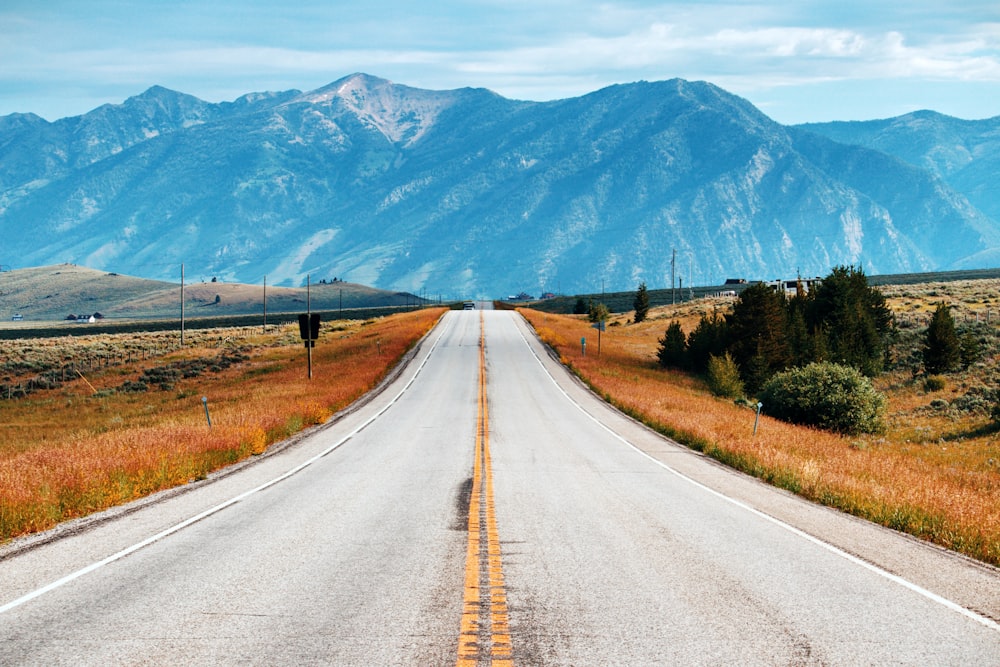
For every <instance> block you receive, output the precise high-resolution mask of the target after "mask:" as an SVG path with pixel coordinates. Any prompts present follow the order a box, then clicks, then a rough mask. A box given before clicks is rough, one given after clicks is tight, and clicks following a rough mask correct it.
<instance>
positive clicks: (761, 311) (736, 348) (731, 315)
mask: <svg viewBox="0 0 1000 667" xmlns="http://www.w3.org/2000/svg"><path fill="white" fill-rule="evenodd" d="M895 331H896V330H895V323H894V321H893V317H892V312H891V311H890V310H889V307H888V306H887V305H886V301H885V297H884V296H883V295H882V293H881V292H879V291H878V290H877V289H876V288H874V287H871V286H870V285H869V284H868V279H867V277H866V276H865V274H864V272H863V271H862V270H861V269H858V268H854V267H851V266H839V267H836V268H834V269H833V271H832V272H831V273H830V275H828V276H827V277H825V278H824V279H823V280H822V281H819V282H817V283H815V284H814V285H813V286H812V289H809V290H808V291H807V290H806V289H805V288H804V287H803V286H802V285H801V284H799V286H798V288H797V289H796V291H795V294H793V295H791V296H787V295H786V294H785V293H784V292H783V291H779V290H775V289H773V288H772V287H771V286H769V285H767V284H764V283H755V284H752V285H750V286H749V287H747V288H746V289H744V290H743V291H742V292H740V294H739V296H738V297H737V299H736V302H735V304H734V305H733V308H732V311H731V312H728V313H725V314H720V313H718V311H715V312H713V313H711V314H706V315H702V317H701V320H700V321H699V322H698V325H697V326H696V327H695V328H694V329H693V330H692V331H691V333H690V334H688V335H685V334H684V331H683V330H682V329H681V325H680V322H678V321H676V320H675V321H673V322H671V323H670V325H669V326H668V327H667V330H666V333H665V334H664V336H663V338H661V339H660V347H659V349H658V351H657V357H658V359H659V362H660V364H661V365H662V366H664V367H673V368H681V369H684V370H689V371H691V372H694V373H706V372H707V371H708V369H709V360H710V359H711V358H712V357H723V356H724V355H729V357H730V358H731V359H732V361H733V362H734V363H735V365H736V367H737V368H738V369H739V375H740V379H741V380H742V382H743V384H744V388H745V390H746V392H747V393H748V394H750V395H755V394H756V393H757V392H758V391H759V390H760V389H761V388H762V387H763V386H764V384H765V383H766V382H767V381H768V380H769V379H770V378H771V377H772V376H774V375H775V374H776V373H778V372H780V371H783V370H785V369H788V368H793V367H800V366H806V365H808V364H809V363H812V362H820V361H826V362H832V363H836V364H840V365H844V366H850V367H853V368H856V369H857V370H858V371H860V372H861V373H862V374H863V375H865V376H867V377H874V376H876V375H878V374H879V373H881V372H882V370H883V369H884V368H885V367H886V364H887V363H888V359H889V351H890V346H891V343H892V340H893V337H894V335H895Z"/></svg>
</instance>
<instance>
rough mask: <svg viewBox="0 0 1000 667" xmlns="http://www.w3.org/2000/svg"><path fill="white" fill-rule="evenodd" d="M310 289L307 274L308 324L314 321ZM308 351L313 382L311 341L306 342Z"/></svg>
mask: <svg viewBox="0 0 1000 667" xmlns="http://www.w3.org/2000/svg"><path fill="white" fill-rule="evenodd" d="M310 288H311V287H310V280H309V274H308V273H307V274H306V315H307V316H308V319H307V321H308V322H311V321H312V299H311V298H310ZM306 351H307V353H308V356H309V361H308V364H309V379H310V380H312V379H313V348H312V341H311V340H309V341H306Z"/></svg>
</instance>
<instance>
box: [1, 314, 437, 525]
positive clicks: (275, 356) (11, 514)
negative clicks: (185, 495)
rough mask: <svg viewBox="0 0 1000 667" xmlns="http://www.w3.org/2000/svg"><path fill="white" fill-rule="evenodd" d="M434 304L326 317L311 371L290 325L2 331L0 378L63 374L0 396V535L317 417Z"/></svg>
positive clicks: (246, 452)
mask: <svg viewBox="0 0 1000 667" xmlns="http://www.w3.org/2000/svg"><path fill="white" fill-rule="evenodd" d="M442 312H443V310H442V309H428V310H421V311H415V312H410V313H405V314H400V315H393V316H390V317H385V318H379V319H375V320H370V321H339V322H329V323H324V324H323V327H322V331H321V336H320V340H319V341H318V342H317V344H316V347H315V348H314V352H313V368H314V373H313V375H314V377H313V379H312V380H309V379H308V378H307V372H306V352H305V349H304V347H303V345H302V343H301V341H300V340H299V333H298V327H297V326H295V327H289V326H285V327H280V328H275V329H274V330H269V331H268V332H267V333H266V334H265V333H264V332H263V331H262V330H261V328H260V327H257V328H254V329H219V330H206V331H198V332H190V333H189V334H188V337H187V339H186V344H185V345H184V347H183V348H180V347H179V346H178V345H177V338H178V334H177V332H173V333H152V334H144V335H140V336H137V335H135V334H127V335H124V334H123V335H108V334H105V335H101V336H90V337H87V336H83V337H76V336H74V337H63V338H46V339H31V340H18V341H2V342H0V381H2V382H3V383H4V384H5V385H6V386H8V387H9V386H11V385H14V384H15V383H16V382H18V381H19V380H23V379H24V378H25V377H26V376H28V375H34V374H37V373H39V372H41V370H42V369H46V368H48V369H50V370H51V369H53V368H58V369H60V373H61V375H60V376H59V378H60V379H59V381H58V382H57V383H55V385H54V386H53V387H51V388H45V389H39V390H36V391H33V392H31V393H29V394H28V395H26V396H24V397H22V398H13V399H9V400H8V399H4V400H0V542H2V541H5V540H9V539H10V538H12V537H15V536H18V535H23V534H26V533H30V532H34V531H40V530H44V529H46V528H49V527H51V526H53V525H55V524H56V523H59V522H61V521H65V520H67V519H71V518H75V517H79V516H83V515H86V514H88V513H91V512H95V511H98V510H102V509H105V508H107V507H111V506H113V505H116V504H120V503H124V502H128V501H130V500H133V499H135V498H138V497H141V496H144V495H146V494H149V493H153V492H156V491H159V490H161V489H165V488H169V487H172V486H176V485H181V484H186V483H188V482H189V481H191V480H197V479H201V478H204V477H205V476H206V475H208V474H209V473H210V472H212V471H213V470H216V469H218V468H220V467H222V466H225V465H228V464H230V463H233V462H235V461H239V460H241V459H244V458H246V457H249V456H252V455H255V454H259V453H261V452H263V451H264V450H265V449H266V448H267V447H268V446H269V445H270V444H272V443H274V442H277V441H279V440H282V439H285V438H287V437H288V436H290V435H292V434H294V433H296V432H298V431H300V430H301V429H302V428H304V427H307V426H310V425H313V424H319V423H322V422H323V421H325V420H327V419H328V418H329V417H330V416H331V415H332V414H333V413H334V412H336V411H338V410H340V409H342V408H343V407H345V406H347V405H349V404H350V403H351V402H353V401H355V400H356V399H357V398H358V397H360V396H361V395H362V394H364V393H365V392H366V391H368V390H369V389H371V388H372V387H374V386H375V385H376V384H377V383H378V382H379V381H380V380H381V379H382V378H383V377H384V376H385V375H386V373H387V372H388V371H389V369H391V368H392V367H393V366H394V365H395V364H396V363H397V362H398V361H399V360H400V359H401V358H402V356H403V355H404V354H405V353H406V351H407V350H409V349H410V348H411V347H412V346H413V345H414V344H415V343H416V342H417V341H418V340H419V339H420V338H421V337H422V336H423V335H424V334H425V333H426V332H427V331H428V330H429V329H430V328H431V327H432V326H433V324H434V323H435V322H436V321H437V319H438V318H439V317H440V315H441V313H442ZM70 360H72V363H73V367H74V369H76V370H74V371H73V372H72V373H70V374H69V376H68V377H67V375H66V371H65V367H66V364H67V363H70ZM81 369H82V370H81ZM203 396H204V397H207V398H208V407H209V413H210V416H211V420H212V423H211V427H210V426H209V425H208V422H207V419H206V416H205V410H204V406H203V403H202V397H203Z"/></svg>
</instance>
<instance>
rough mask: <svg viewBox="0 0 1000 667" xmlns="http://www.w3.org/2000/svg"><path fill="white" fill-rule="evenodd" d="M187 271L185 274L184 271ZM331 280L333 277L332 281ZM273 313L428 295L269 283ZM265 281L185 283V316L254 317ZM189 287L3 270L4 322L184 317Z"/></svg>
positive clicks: (405, 301)
mask: <svg viewBox="0 0 1000 667" xmlns="http://www.w3.org/2000/svg"><path fill="white" fill-rule="evenodd" d="M178 277H179V276H178ZM324 280H325V279H324ZM266 296H267V311H268V312H269V313H275V314H277V313H299V312H304V311H305V310H306V300H307V298H308V299H309V301H310V306H311V308H312V310H314V311H321V310H325V311H336V310H339V309H341V308H343V309H353V308H381V307H388V306H407V305H416V304H418V303H421V302H422V301H423V300H422V299H419V298H418V297H416V296H414V295H412V294H407V293H395V292H387V291H385V290H378V289H374V288H371V287H367V286H364V285H356V284H353V283H347V282H342V281H337V282H331V281H324V282H323V283H320V284H315V285H311V287H310V288H309V289H308V295H307V289H306V287H273V286H268V287H267V288H266ZM264 297H265V287H264V285H246V284H239V283H225V282H218V281H216V282H211V281H199V282H192V283H188V284H185V286H184V307H185V317H187V318H200V317H222V316H232V315H249V314H257V313H263V311H264ZM180 300H181V285H180V283H179V282H177V283H172V282H166V281H158V280H148V279H144V278H136V277H133V276H126V275H121V274H118V273H108V272H105V271H98V270H96V269H90V268H86V267H82V266H76V265H73V264H61V265H57V266H46V267H37V268H31V269H16V270H13V271H4V272H2V273H0V326H10V325H11V324H12V322H11V321H12V318H13V317H14V316H15V315H20V316H21V318H23V322H25V323H30V322H37V321H58V320H66V318H67V317H69V316H74V317H78V316H83V318H84V319H86V318H87V317H90V316H91V315H94V314H96V313H99V314H100V315H101V316H102V317H103V318H104V319H105V320H109V321H110V320H133V319H179V318H180V305H181V301H180Z"/></svg>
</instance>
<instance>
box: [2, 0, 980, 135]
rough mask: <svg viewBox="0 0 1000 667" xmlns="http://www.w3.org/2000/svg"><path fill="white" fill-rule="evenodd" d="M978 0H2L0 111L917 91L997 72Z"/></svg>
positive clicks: (970, 82)
mask: <svg viewBox="0 0 1000 667" xmlns="http://www.w3.org/2000/svg"><path fill="white" fill-rule="evenodd" d="M994 5H995V3H994V2H992V1H991V2H979V1H978V0H968V1H967V2H963V3H962V6H961V7H958V6H955V5H954V4H952V3H949V2H945V1H943V0H912V1H911V2H907V3H905V4H904V3H899V2H888V1H887V2H881V3H872V2H870V0H840V2H838V3H830V2H820V1H819V0H804V1H803V2H796V3H779V2H776V1H767V2H765V1H764V0H727V1H712V0H708V1H701V2H663V1H655V0H654V1H643V0H631V1H628V2H626V1H622V0H611V1H608V0H597V1H592V0H579V1H577V2H570V1H569V0H557V1H556V0H504V1H503V2H501V1H500V0H477V1H475V2H468V1H466V2H459V1H458V0H441V2H437V3H432V4H429V5H422V6H421V7H420V8H419V11H417V10H415V9H414V7H413V5H412V4H410V3H406V2H404V1H403V0H369V2H366V3H351V4H343V3H329V2H319V1H318V0H301V1H300V2H298V3H295V4H293V5H285V4H278V3H272V2H267V1H265V0H245V1H243V2H240V3H235V2H231V1H226V2H215V3H198V2H179V3H169V5H168V4H167V3H163V4H162V5H161V4H159V3H148V2H138V1H137V0H131V1H130V0H116V1H114V2H111V1H110V0H94V2H93V3H88V4H87V6H86V7H83V6H80V5H79V4H78V3H73V2H69V1H68V0H52V1H51V2H48V3H28V2H25V1H23V0H11V2H10V3H8V5H7V6H6V7H5V8H4V9H3V10H0V114H4V113H10V112H11V111H29V110H36V111H37V110H39V109H37V108H35V106H36V105H38V106H42V104H43V101H44V105H46V106H50V107H51V108H58V107H59V106H60V105H61V106H62V108H65V109H67V112H65V113H62V114H61V115H69V113H82V112H83V111H86V110H87V109H88V108H93V107H92V106H90V107H85V106H83V105H90V104H93V103H94V101H95V100H98V99H100V100H101V101H110V102H114V101H120V100H121V99H124V98H125V97H127V96H129V95H132V94H136V93H137V92H139V91H141V90H143V89H145V88H146V87H148V86H149V85H153V84H161V85H166V86H168V87H172V88H176V89H178V90H182V91H183V92H188V93H191V94H195V95H198V96H199V97H203V98H204V99H208V100H210V101H219V100H221V99H232V98H234V97H237V96H238V95H240V94H243V93H246V92H252V91H255V90H264V89H269V90H276V89H288V88H300V89H308V88H311V87H318V86H321V85H324V84H325V83H328V82H330V81H332V80H334V79H336V78H339V77H340V76H343V75H346V74H349V73H352V72H355V71H366V72H369V73H371V74H375V75H379V76H384V77H386V78H390V79H393V80H396V81H398V82H401V83H406V84H409V85H414V86H418V87H427V88H454V87H461V86H482V87H487V88H491V89H493V90H496V91H497V92H499V93H501V94H504V95H507V96H510V97H518V98H522V99H553V98H557V97H566V96H572V95H579V94H583V93H586V92H590V91H592V90H594V89H596V88H598V87H601V86H604V85H609V84H612V83H621V82H629V81H635V80H639V79H647V80H656V79H665V78H673V77H682V78H688V79H703V80H708V81H712V82H713V83H717V84H719V85H723V86H724V87H726V88H728V89H730V90H733V91H734V92H738V93H741V94H745V93H749V92H761V91H764V92H766V91H771V90H774V89H776V88H786V89H787V88H794V87H799V86H805V87H809V86H815V85H817V84H822V83H823V82H847V81H856V82H858V83H859V85H860V84H861V83H863V82H872V81H879V80H883V81H889V80H892V81H898V80H900V79H902V80H904V81H909V82H911V83H912V84H913V85H914V86H915V87H916V86H924V88H925V89H926V88H927V86H928V84H933V83H944V82H954V81H960V82H965V83H966V84H968V85H969V86H974V85H976V84H989V85H992V84H995V83H997V82H1000V11H998V9H997V8H996V7H994ZM970 89H971V88H970ZM808 92H809V91H807V93H808ZM804 94H806V93H804ZM102 97H103V99H102ZM981 104H982V103H981ZM93 105H94V106H96V104H93ZM997 112H1000V108H997V109H996V111H995V112H994V113H997ZM48 115H49V116H52V115H53V114H52V113H49V114H48Z"/></svg>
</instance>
